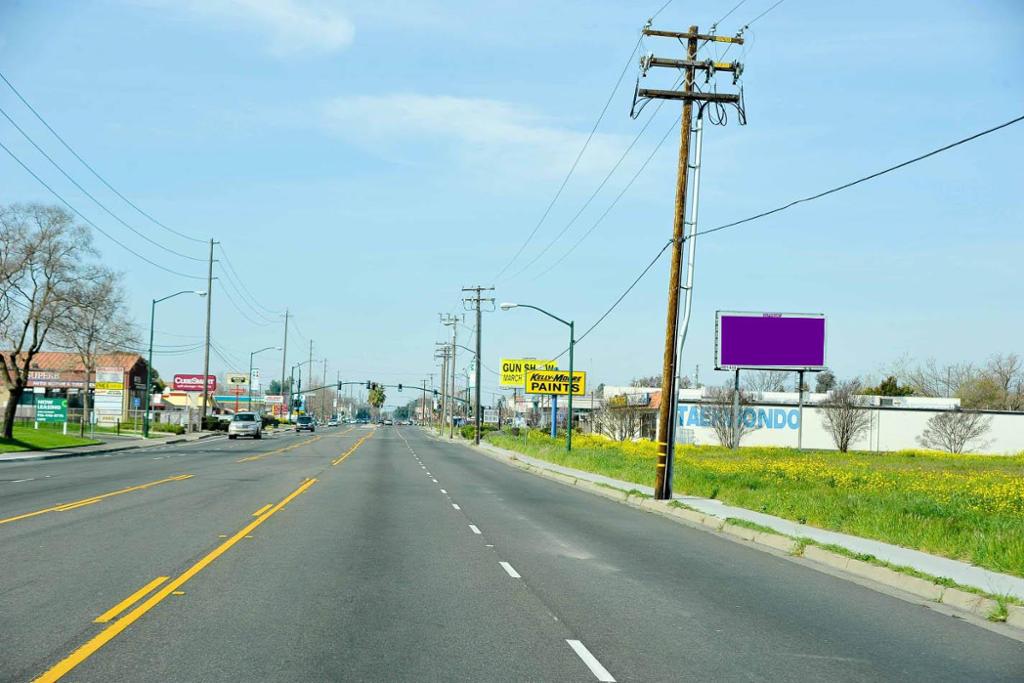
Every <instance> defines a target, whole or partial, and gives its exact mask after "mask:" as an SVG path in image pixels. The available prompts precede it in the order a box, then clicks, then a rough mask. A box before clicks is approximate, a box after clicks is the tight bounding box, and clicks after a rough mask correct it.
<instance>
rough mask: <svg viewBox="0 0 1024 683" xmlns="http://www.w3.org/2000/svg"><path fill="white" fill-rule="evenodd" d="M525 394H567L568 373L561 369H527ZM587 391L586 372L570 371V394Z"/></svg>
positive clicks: (574, 394) (581, 393) (577, 394)
mask: <svg viewBox="0 0 1024 683" xmlns="http://www.w3.org/2000/svg"><path fill="white" fill-rule="evenodd" d="M524 386H525V391H526V393H527V394H554V395H556V396H568V395H569V373H568V372H565V371H563V370H527V371H526V380H525V384H524ZM586 393H587V373H585V372H573V373H572V395H573V396H584V395H585V394H586Z"/></svg>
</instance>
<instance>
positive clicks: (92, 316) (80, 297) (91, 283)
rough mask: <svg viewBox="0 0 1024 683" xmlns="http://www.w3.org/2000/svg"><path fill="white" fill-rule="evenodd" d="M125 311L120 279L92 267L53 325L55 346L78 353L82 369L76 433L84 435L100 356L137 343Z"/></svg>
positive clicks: (111, 272) (108, 271) (100, 268)
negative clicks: (80, 404) (90, 389)
mask: <svg viewBox="0 0 1024 683" xmlns="http://www.w3.org/2000/svg"><path fill="white" fill-rule="evenodd" d="M125 309H126V305H125V298H124V291H123V290H122V288H121V283H120V276H119V275H118V274H117V273H115V272H113V271H110V270H107V269H105V268H102V267H95V268H92V269H90V272H89V273H87V274H86V280H85V282H84V283H83V284H82V286H81V287H78V288H76V290H75V291H74V292H73V294H72V299H71V301H70V305H69V307H68V309H67V312H66V313H65V315H64V316H62V318H61V319H60V320H59V321H58V322H57V323H56V325H55V328H54V332H55V335H54V336H55V341H54V344H55V345H56V346H59V347H62V348H66V349H68V350H70V351H72V352H74V353H76V354H78V358H79V359H80V360H81V361H82V367H83V369H84V370H85V384H84V388H83V390H82V422H81V424H80V425H79V434H82V435H84V434H85V423H86V421H87V420H88V416H89V385H90V383H91V381H92V377H93V375H94V374H95V372H96V365H97V362H98V360H99V356H100V355H101V354H103V353H109V352H113V351H124V350H125V349H128V348H134V347H135V346H137V344H138V343H139V342H138V339H137V337H136V336H135V330H134V327H133V325H132V323H131V321H130V320H129V319H128V317H127V315H126V312H125Z"/></svg>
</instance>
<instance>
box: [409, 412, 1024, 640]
mask: <svg viewBox="0 0 1024 683" xmlns="http://www.w3.org/2000/svg"><path fill="white" fill-rule="evenodd" d="M427 433H428V434H430V435H431V436H433V437H434V438H435V439H437V440H439V441H446V442H449V443H451V442H452V441H458V442H459V443H461V444H462V445H464V446H468V447H470V448H473V449H474V450H477V451H479V452H481V453H483V454H484V455H486V456H487V457H489V458H491V459H493V460H497V461H499V462H503V463H505V464H506V465H509V466H511V467H515V468H516V469H520V470H524V471H526V472H529V473H531V474H535V475H538V476H541V477H544V478H545V479H550V480H552V481H557V482H558V483H560V484H563V485H566V486H572V487H574V488H578V489H583V490H584V491H587V492H589V493H593V494H596V495H599V496H602V497H604V498H608V499H610V500H614V501H617V502H619V503H624V504H626V505H629V506H630V507H634V508H638V509H640V510H645V511H647V512H651V513H654V514H657V515H660V516H662V517H667V518H669V519H671V520H673V521H676V522H678V523H681V524H684V525H686V526H689V527H693V528H698V529H703V530H705V531H712V532H715V533H718V534H720V535H722V536H723V537H727V538H729V539H730V540H733V541H736V542H738V543H746V544H752V545H754V546H761V549H771V550H773V551H776V552H782V553H785V554H787V555H793V556H800V557H802V558H803V559H804V560H806V561H807V563H806V564H808V565H809V566H811V567H815V565H821V566H824V567H828V568H829V569H832V570H835V571H836V572H841V573H842V574H846V575H850V576H853V577H857V578H861V579H868V580H869V581H871V582H874V583H877V584H880V585H882V586H884V587H886V588H889V589H895V590H898V591H902V592H904V593H908V594H910V595H912V596H914V597H917V598H921V599H924V600H927V601H929V602H932V603H935V604H942V605H945V606H946V607H951V608H954V609H955V610H958V611H961V612H966V613H968V614H970V615H972V616H975V617H978V618H980V619H982V620H986V621H988V620H989V616H990V615H992V614H993V613H995V612H996V610H997V609H998V608H999V604H998V603H997V602H996V601H995V600H992V599H990V598H986V597H984V596H982V595H977V594H975V593H969V592H967V591H962V590H959V589H957V588H951V587H947V586H943V585H941V584H937V583H933V582H931V581H929V580H927V579H922V578H919V577H916V576H911V575H909V574H903V573H901V572H898V571H895V570H893V569H889V568H888V567H882V566H879V565H875V564H871V563H870V562H864V561H861V560H857V559H854V558H851V557H847V556H846V555H840V554H839V553H833V552H831V551H829V550H825V549H824V548H821V547H818V546H816V545H804V544H802V543H800V542H799V541H797V540H795V539H793V538H790V537H789V536H783V535H782V534H775V533H770V532H767V531H756V530H754V529H751V528H748V527H745V526H740V525H738V524H732V523H730V522H728V521H726V520H724V519H722V518H720V517H715V516H713V515H706V514H704V513H703V512H699V511H697V510H693V509H690V508H686V507H683V506H681V505H679V504H673V503H672V502H671V501H660V500H654V499H652V498H649V497H647V496H644V495H636V494H635V493H631V492H629V491H625V490H623V489H619V488H614V487H612V486H604V485H601V484H595V483H593V482H590V481H587V480H585V479H579V478H577V477H573V476H571V475H568V474H564V473H562V472H556V471H554V470H548V469H545V468H543V467H537V466H535V465H532V464H529V463H525V462H523V461H521V460H518V459H517V458H516V455H517V454H516V453H515V451H509V450H506V449H504V448H500V447H498V446H494V445H492V444H485V443H483V442H481V444H480V446H476V445H475V444H473V443H472V442H470V441H467V440H465V439H461V438H459V437H456V439H441V438H439V437H437V436H436V435H434V434H431V433H430V432H429V431H427ZM815 568H816V567H815ZM829 573H834V572H829ZM869 587H870V586H869ZM1004 624H1005V625H1006V626H1010V627H1013V629H1012V631H1013V632H1012V634H1009V633H1004V635H1008V636H1010V637H1013V638H1016V639H1017V640H1024V633H1018V632H1017V629H1021V630H1022V631H1024V606H1020V605H1007V618H1006V621H1005V622H1004ZM1000 632H1003V631H1000Z"/></svg>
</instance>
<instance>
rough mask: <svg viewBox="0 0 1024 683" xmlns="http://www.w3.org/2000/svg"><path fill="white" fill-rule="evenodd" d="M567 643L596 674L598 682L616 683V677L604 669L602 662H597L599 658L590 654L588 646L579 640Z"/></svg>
mask: <svg viewBox="0 0 1024 683" xmlns="http://www.w3.org/2000/svg"><path fill="white" fill-rule="evenodd" d="M565 642H567V643H569V647H571V648H572V649H573V652H575V653H576V654H577V655H578V656H579V658H580V659H582V660H583V663H584V664H586V665H587V668H588V669H590V672H591V673H592V674H594V677H595V678H597V680H599V681H602V682H605V683H615V677H614V676H612V675H611V674H610V673H608V669H606V668H604V666H602V665H601V662H599V661H597V657H595V656H594V655H592V654H590V650H588V649H587V646H586V645H584V644H583V643H581V642H580V641H578V640H566V641H565Z"/></svg>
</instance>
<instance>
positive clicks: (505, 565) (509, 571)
mask: <svg viewBox="0 0 1024 683" xmlns="http://www.w3.org/2000/svg"><path fill="white" fill-rule="evenodd" d="M498 564H500V565H501V568H502V569H504V570H505V573H507V574H508V575H509V576H511V577H512V578H513V579H521V578H523V577H521V576H520V575H519V572H517V571H516V570H515V569H514V568H513V567H512V565H510V564H509V563H508V562H499V563H498ZM581 656H582V655H581ZM594 661H595V662H596V661H597V660H596V659H595V660H594ZM598 666H600V664H598Z"/></svg>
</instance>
